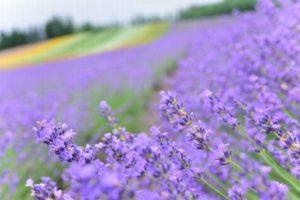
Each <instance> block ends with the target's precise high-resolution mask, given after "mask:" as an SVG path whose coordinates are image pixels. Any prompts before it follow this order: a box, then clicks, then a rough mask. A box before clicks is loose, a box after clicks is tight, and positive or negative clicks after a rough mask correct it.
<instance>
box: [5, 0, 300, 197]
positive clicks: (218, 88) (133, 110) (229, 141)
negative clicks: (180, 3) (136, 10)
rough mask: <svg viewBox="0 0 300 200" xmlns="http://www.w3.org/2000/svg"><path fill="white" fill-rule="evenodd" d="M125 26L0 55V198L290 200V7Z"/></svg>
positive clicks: (296, 92)
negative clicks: (131, 26)
mask: <svg viewBox="0 0 300 200" xmlns="http://www.w3.org/2000/svg"><path fill="white" fill-rule="evenodd" d="M134 30H136V31H131V32H134V33H131V32H130V31H128V30H127V29H126V30H125V31H124V30H122V31H123V32H122V31H119V30H118V31H112V32H114V34H116V35H117V34H119V33H120V32H122V34H120V35H118V36H117V37H116V38H117V39H114V40H113V39H112V40H109V42H107V43H102V42H104V41H106V40H107V41H108V38H109V37H115V36H111V35H110V34H111V32H109V33H105V34H107V35H101V34H94V33H84V34H86V35H76V36H72V37H69V36H68V37H69V38H68V39H67V40H66V38H64V39H62V40H61V41H63V43H64V45H65V46H64V49H63V48H62V47H61V46H59V48H56V46H55V45H56V43H57V41H58V40H57V39H56V40H51V41H48V43H47V44H46V43H45V44H38V45H39V46H35V47H21V48H23V49H21V48H20V49H19V50H18V49H13V50H10V51H7V52H4V53H2V54H0V61H1V59H2V61H3V62H2V63H3V64H2V67H1V62H0V199H3V200H10V199H16V200H19V199H26V200H27V199H28V200H30V199H36V200H77V199H83V200H98V199H99V200H198V199H200V200H210V199H227V200H230V199H231V200H244V199H249V200H252V199H253V200H256V199H263V200H285V199H292V200H299V199H300V114H299V113H300V67H299V65H300V56H299V55H300V3H298V2H297V1H292V0H291V1H288V0H286V1H283V0H282V1H276V2H274V1H272V0H259V1H257V5H256V8H255V11H250V12H244V13H241V12H239V11H238V10H236V11H234V12H233V13H232V14H230V15H224V16H216V17H212V18H207V19H206V18H205V19H197V20H192V21H180V22H168V23H167V22H166V23H161V24H154V25H153V24H152V25H149V24H148V25H145V26H144V27H142V26H141V27H137V28H135V29H134ZM125 32H126V33H125ZM124 33H125V34H124ZM154 33H155V34H154ZM130 34H135V35H134V36H133V35H130ZM146 35H148V37H146ZM149 35H151V37H150V36H149ZM74 38H75V39H74ZM97 38H98V39H97ZM103 38H105V39H103ZM134 38H135V39H134ZM61 41H60V45H61ZM66 41H67V42H66ZM50 43H51V48H52V50H51V51H50V45H49V44H50ZM100 43H101V45H100ZM47 45H48V46H47ZM44 46H47V48H46V50H45V52H44V50H43V52H41V50H42V49H44ZM53 46H54V47H55V48H54V47H53ZM57 47H58V46H57ZM80 47H82V48H80ZM30 48H31V50H28V49H30ZM24 49H25V50H24ZM26 49H27V50H26ZM47 49H48V52H47ZM12 53H13V54H12ZM25 54H26V55H27V56H28V55H30V56H31V57H30V59H29V58H28V57H25ZM16 55H18V56H16ZM22 55H23V57H22ZM66 55H67V56H66ZM6 56H7V57H8V59H7V60H5V58H6ZM14 57H15V58H17V57H18V59H19V60H18V61H15V60H14ZM5 63H7V64H6V65H4V64H5ZM11 66H13V67H11Z"/></svg>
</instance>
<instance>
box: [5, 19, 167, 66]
mask: <svg viewBox="0 0 300 200" xmlns="http://www.w3.org/2000/svg"><path fill="white" fill-rule="evenodd" d="M168 27H169V25H168V23H166V22H162V23H154V24H145V25H139V26H136V27H133V28H125V29H109V30H105V31H101V32H90V33H89V32H86V33H80V34H74V35H69V36H62V37H59V38H54V39H51V40H48V41H45V42H40V43H38V44H33V45H30V46H29V47H28V48H25V49H23V50H22V48H21V50H20V51H14V52H11V53H3V55H2V56H1V54H0V69H1V68H2V69H9V68H16V67H18V66H22V65H29V64H34V63H42V62H49V61H55V60H59V59H66V58H73V57H81V56H86V55H89V54H96V53H97V54H99V53H103V52H107V51H112V50H118V49H122V48H129V47H134V46H138V45H143V44H147V43H150V42H152V41H154V40H156V39H158V38H160V37H162V35H163V34H164V33H165V32H166V31H167V29H168Z"/></svg>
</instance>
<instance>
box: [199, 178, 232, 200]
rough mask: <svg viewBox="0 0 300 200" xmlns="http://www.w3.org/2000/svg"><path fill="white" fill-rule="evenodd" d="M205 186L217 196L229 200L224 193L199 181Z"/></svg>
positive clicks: (205, 182) (203, 181) (202, 180)
mask: <svg viewBox="0 0 300 200" xmlns="http://www.w3.org/2000/svg"><path fill="white" fill-rule="evenodd" d="M200 181H201V182H202V183H203V184H204V185H205V186H207V187H208V188H209V189H210V190H212V191H213V192H214V193H216V194H217V195H219V196H221V197H223V198H224V199H226V200H230V199H229V198H228V197H227V195H226V194H224V192H221V191H220V190H218V189H217V188H216V187H215V186H213V185H211V184H209V183H208V182H207V181H205V180H204V179H203V178H202V179H201V180H200Z"/></svg>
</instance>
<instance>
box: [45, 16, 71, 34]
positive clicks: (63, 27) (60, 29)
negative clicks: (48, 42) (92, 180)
mask: <svg viewBox="0 0 300 200" xmlns="http://www.w3.org/2000/svg"><path fill="white" fill-rule="evenodd" d="M74 31H75V28H74V25H73V22H72V20H71V19H70V18H59V17H54V18H52V19H51V20H49V21H48V22H47V23H46V26H45V33H46V37H47V38H54V37H57V36H61V35H67V34H71V33H74Z"/></svg>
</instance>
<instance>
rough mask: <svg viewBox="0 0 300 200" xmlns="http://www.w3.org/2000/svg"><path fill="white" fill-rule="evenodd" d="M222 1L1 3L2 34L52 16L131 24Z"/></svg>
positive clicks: (2, 0)
mask: <svg viewBox="0 0 300 200" xmlns="http://www.w3.org/2000/svg"><path fill="white" fill-rule="evenodd" d="M218 1H221V0H0V31H9V30H12V29H13V28H19V29H25V28H28V27H34V26H40V25H43V24H44V23H45V22H46V21H47V20H48V19H49V18H51V17H53V16H62V17H71V18H72V19H73V21H74V22H75V23H76V24H81V23H84V22H92V23H95V24H99V25H101V24H109V23H111V22H116V21H117V22H121V23H128V22H129V21H130V19H132V18H133V17H134V16H137V15H143V16H153V15H158V16H166V15H174V14H175V13H176V11H178V10H180V9H182V8H186V7H189V6H190V5H193V4H197V5H201V4H207V3H214V2H218Z"/></svg>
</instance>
